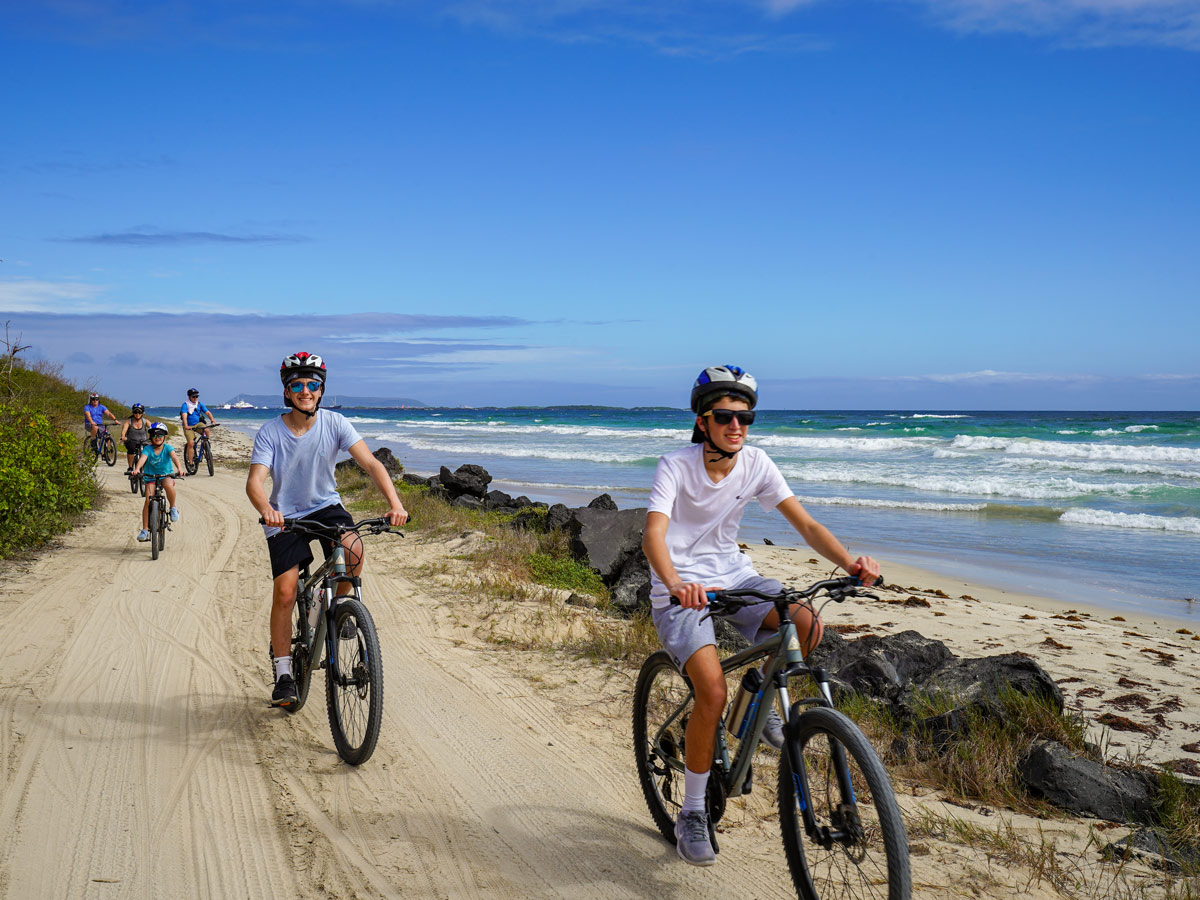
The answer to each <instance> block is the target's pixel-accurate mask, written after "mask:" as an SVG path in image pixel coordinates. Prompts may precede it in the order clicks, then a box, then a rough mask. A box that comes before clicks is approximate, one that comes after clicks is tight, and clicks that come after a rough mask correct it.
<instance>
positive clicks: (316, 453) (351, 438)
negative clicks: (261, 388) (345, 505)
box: [250, 409, 362, 537]
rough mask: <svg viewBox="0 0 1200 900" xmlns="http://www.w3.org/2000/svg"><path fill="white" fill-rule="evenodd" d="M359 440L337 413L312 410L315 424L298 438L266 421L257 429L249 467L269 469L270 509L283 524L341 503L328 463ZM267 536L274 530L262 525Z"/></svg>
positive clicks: (276, 422)
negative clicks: (280, 518)
mask: <svg viewBox="0 0 1200 900" xmlns="http://www.w3.org/2000/svg"><path fill="white" fill-rule="evenodd" d="M361 440H362V438H361V437H360V436H359V434H358V432H357V431H355V430H354V426H353V425H351V424H350V423H349V422H347V421H346V417H345V416H343V415H342V414H341V413H336V412H331V411H330V410H327V409H320V410H317V417H316V421H314V422H313V425H312V427H311V428H310V429H308V431H306V432H305V433H304V435H303V436H302V437H296V435H294V434H292V432H291V431H289V430H288V427H287V426H286V425H284V424H283V418H282V417H280V418H278V419H271V420H270V421H269V422H267V423H266V424H265V425H263V427H262V428H260V429H259V430H258V435H257V436H256V437H255V438H254V452H253V453H251V455H250V464H251V465H254V464H255V463H257V464H259V465H264V466H266V467H267V468H268V469H270V470H271V482H272V484H271V506H272V507H274V508H275V509H277V510H279V511H280V512H281V513H283V514H284V516H286V517H287V518H289V519H302V518H304V517H305V516H307V515H309V514H310V513H314V512H316V511H317V510H318V509H324V508H325V507H326V506H331V505H332V504H334V503H341V502H342V497H341V495H340V494H339V493H338V490H337V478H336V477H335V476H334V472H333V464H334V463H335V462H337V458H338V456H340V455H341V454H342V453H344V452H345V451H347V450H349V449H350V448H351V447H353V446H354V445H355V444H357V443H358V442H359V441H361ZM263 530H264V531H265V532H266V534H267V537H270V536H271V535H273V534H275V533H276V532H278V531H279V529H278V528H268V527H267V526H265V525H264V526H263Z"/></svg>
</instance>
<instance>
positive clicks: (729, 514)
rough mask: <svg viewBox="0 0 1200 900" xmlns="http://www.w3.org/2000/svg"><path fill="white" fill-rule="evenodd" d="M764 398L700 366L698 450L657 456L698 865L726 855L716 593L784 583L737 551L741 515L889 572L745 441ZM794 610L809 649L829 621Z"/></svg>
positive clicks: (653, 558) (662, 620)
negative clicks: (722, 845)
mask: <svg viewBox="0 0 1200 900" xmlns="http://www.w3.org/2000/svg"><path fill="white" fill-rule="evenodd" d="M757 405H758V385H757V382H756V381H755V380H754V377H753V376H752V375H750V374H749V373H748V372H745V371H744V370H742V369H741V368H739V367H738V366H710V367H709V368H707V369H705V370H704V371H703V372H701V373H700V376H699V377H698V378H697V379H696V382H695V384H694V385H693V386H692V412H694V413H695V414H696V421H695V425H694V427H693V429H692V445H691V446H690V447H684V448H683V449H680V450H674V451H672V452H670V453H668V454H666V455H665V456H663V457H661V458H660V459H659V461H658V469H657V470H656V471H655V473H654V485H653V487H652V488H651V491H650V504H649V511H648V512H647V513H646V527H645V531H644V533H643V538H642V549H643V550H644V551H645V553H646V558H647V559H648V560H649V562H650V568H651V579H650V601H651V606H652V609H651V613H652V615H653V618H654V626H655V628H656V629H657V630H658V635H659V639H660V640H661V641H662V643H663V646H664V647H665V648H666V649H667V652H669V653H670V654H671V656H672V658H673V659H674V660H675V664H676V665H677V666H678V667H679V668H680V670H681V671H684V672H686V673H687V675H688V678H690V679H691V682H692V686H693V687H694V689H695V691H696V699H695V704H694V706H693V710H692V714H691V716H690V718H689V719H688V724H687V730H686V734H685V746H686V758H685V763H686V771H685V772H684V798H683V803H682V805H681V810H680V814H679V819H678V821H677V822H676V823H675V837H676V841H677V843H676V847H677V849H678V852H679V855H680V857H682V858H683V859H684V860H685V861H687V862H689V863H691V864H692V865H697V866H708V865H712V864H713V863H714V862H715V861H716V855H715V854H714V852H713V848H712V843H711V840H710V835H709V830H708V814H707V809H706V805H705V799H704V798H705V790H706V788H707V785H708V773H709V769H710V768H711V766H712V760H713V750H714V745H715V742H716V730H717V723H718V722H719V721H720V718H721V713H722V712H723V711H724V709H725V700H726V690H725V674H724V672H722V671H721V663H720V659H719V657H718V656H717V649H716V637H715V634H714V631H713V624H712V620H711V619H709V620H706V621H701V618H702V616H703V612H702V610H703V608H704V606H705V605H706V604H707V603H708V598H707V597H706V592H707V591H712V590H717V589H726V590H732V589H735V588H754V589H756V590H759V591H762V592H763V593H774V592H778V591H779V590H781V589H782V585H781V584H780V583H779V582H778V581H775V580H774V579H769V578H763V577H762V576H761V575H759V574H758V573H757V572H755V571H754V568H753V566H752V564H751V561H750V558H749V557H748V556H746V555H745V554H743V553H741V552H740V550H739V549H738V543H737V534H738V524H739V523H740V522H741V518H742V511H743V510H744V509H745V508H746V506H747V505H748V504H749V503H750V501H751V500H757V501H758V502H759V504H760V505H761V506H762V507H763V509H765V510H771V509H777V510H779V512H780V513H781V514H782V515H783V517H784V518H785V519H787V521H788V522H789V523H790V524H791V525H792V527H793V528H795V529H796V531H798V532H799V533H800V536H801V537H803V538H804V540H805V541H806V542H807V543H808V545H809V546H810V547H812V548H813V550H815V551H816V552H817V553H819V554H820V555H821V556H824V557H825V558H826V559H828V560H829V561H830V562H832V563H834V564H836V565H838V566H841V567H842V568H843V569H845V570H846V571H847V572H848V573H850V574H851V575H858V576H859V577H861V578H862V579H863V580H864V581H865V582H867V583H870V582H873V581H874V580H875V579H876V578H877V577H878V575H879V566H878V564H877V563H876V562H875V560H873V559H871V557H869V556H860V557H858V558H857V559H854V558H853V557H851V556H850V554H849V553H848V552H847V551H846V549H845V548H844V547H843V546H842V545H841V544H840V543H839V542H838V540H837V538H835V537H834V536H833V534H832V533H830V531H829V529H827V528H826V527H825V526H823V525H821V524H820V523H819V522H817V521H816V520H815V519H813V518H812V516H810V515H809V514H808V512H807V511H806V510H805V509H804V507H802V506H801V505H800V501H799V500H797V499H796V497H795V496H794V495H793V494H792V491H791V489H790V488H789V487H788V486H787V482H786V481H784V478H783V475H782V474H780V472H779V469H778V468H777V467H776V465H775V463H774V462H773V461H772V460H771V458H770V457H768V456H767V454H766V453H764V452H763V451H761V450H759V449H758V448H757V447H748V446H746V443H745V442H746V437H747V434H748V433H749V429H750V425H751V424H752V423H753V422H754V416H755V414H754V407H755V406H757ZM672 596H674V597H678V598H679V605H678V606H673V605H671V603H670V598H671V597H672ZM791 616H792V620H793V621H794V622H795V623H796V628H797V632H798V633H799V635H800V639H801V641H802V644H803V649H804V653H805V655H807V654H808V653H810V652H811V651H812V650H813V649H814V648H815V647H816V646H817V644H819V643H820V642H821V633H822V631H821V622H820V619H818V618H817V616H816V614H815V613H814V612H813V610H812V608H811V607H810V606H808V605H804V604H796V605H794V606H793V607H792V612H791ZM728 621H729V622H730V623H731V624H732V625H734V627H736V628H737V629H738V631H739V632H741V633H742V635H743V636H745V637H746V639H747V640H749V641H751V642H755V641H757V640H763V639H764V638H765V634H764V635H763V636H761V637H760V632H766V633H769V632H773V631H777V630H778V628H779V617H778V613H776V612H775V609H774V607H772V606H771V605H770V604H768V603H763V604H756V605H751V606H747V607H745V608H744V609H742V610H740V611H739V612H738V613H737V614H735V615H733V616H730V617H729V618H728ZM782 726H783V723H782V721H781V719H780V717H779V714H778V712H776V711H775V710H772V711H771V715H770V717H769V718H768V720H767V725H766V728H765V730H764V732H763V737H764V739H765V740H766V741H767V743H769V744H771V745H772V746H774V747H775V748H776V749H780V748H782V746H783V727H782Z"/></svg>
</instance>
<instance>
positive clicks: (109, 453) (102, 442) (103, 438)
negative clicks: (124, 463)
mask: <svg viewBox="0 0 1200 900" xmlns="http://www.w3.org/2000/svg"><path fill="white" fill-rule="evenodd" d="M83 449H84V451H85V452H86V451H89V450H90V451H91V452H92V453H93V454H95V456H94V457H93V461H94V460H96V459H99V458H100V457H104V461H105V462H106V463H108V464H109V465H110V466H115V465H116V464H117V442H116V441H115V440H114V439H113V436H112V435H111V434H109V433H108V426H107V425H103V424H102V425H97V426H96V435H95V437H93V436H92V435H90V434H85V435H84V436H83Z"/></svg>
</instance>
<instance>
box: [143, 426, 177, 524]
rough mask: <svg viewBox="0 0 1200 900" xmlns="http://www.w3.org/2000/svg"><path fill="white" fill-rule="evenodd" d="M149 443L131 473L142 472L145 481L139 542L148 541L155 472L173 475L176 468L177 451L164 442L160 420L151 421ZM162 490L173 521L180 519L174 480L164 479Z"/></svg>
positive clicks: (165, 435)
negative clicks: (144, 497)
mask: <svg viewBox="0 0 1200 900" xmlns="http://www.w3.org/2000/svg"><path fill="white" fill-rule="evenodd" d="M147 431H148V432H149V435H150V443H149V444H148V445H147V446H145V447H142V455H141V456H139V457H138V461H137V465H136V466H134V467H133V474H134V475H141V476H142V477H143V478H144V479H145V481H146V502H145V503H143V504H142V530H141V531H139V532H138V536H137V539H138V540H139V541H148V540H150V524H149V522H150V498H151V497H153V496H154V493H155V491H156V490H157V489H158V485H156V484H155V483H154V477H155V476H156V475H167V476H173V475H174V474H175V473H176V472H178V471H179V454H178V453H176V452H175V448H174V447H172V446H171V445H170V444H168V443H167V426H166V425H164V424H163V423H162V422H154V423H153V424H152V425H151V426H150V427H149V428H148V429H147ZM162 486H163V490H165V491H166V492H167V503H168V504H170V507H171V509H170V513H169V514H170V516H171V521H172V522H178V521H179V508H178V507H177V506H176V505H175V479H174V478H173V477H168V478H165V479H163V482H162Z"/></svg>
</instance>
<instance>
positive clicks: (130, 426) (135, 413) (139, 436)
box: [121, 403, 150, 475]
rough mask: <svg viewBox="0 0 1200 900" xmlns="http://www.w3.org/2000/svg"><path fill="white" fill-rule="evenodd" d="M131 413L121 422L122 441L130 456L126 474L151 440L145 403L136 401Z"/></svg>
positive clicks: (130, 470) (130, 410)
mask: <svg viewBox="0 0 1200 900" xmlns="http://www.w3.org/2000/svg"><path fill="white" fill-rule="evenodd" d="M129 413H130V415H129V418H128V419H126V420H125V421H124V422H123V423H122V424H121V441H122V443H124V444H125V452H126V453H127V454H128V456H129V468H128V469H126V470H125V474H126V475H128V474H129V473H131V472H132V471H133V466H134V463H136V462H137V458H138V456H139V455H141V452H142V448H143V447H144V446H146V444H148V443H149V442H150V436H149V434H148V433H147V429H148V427H149V425H150V423H149V422H147V421H146V407H145V405H144V404H141V403H135V404H133V406H132V407H130V409H129Z"/></svg>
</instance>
